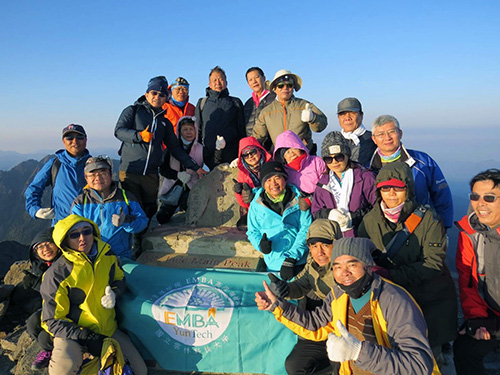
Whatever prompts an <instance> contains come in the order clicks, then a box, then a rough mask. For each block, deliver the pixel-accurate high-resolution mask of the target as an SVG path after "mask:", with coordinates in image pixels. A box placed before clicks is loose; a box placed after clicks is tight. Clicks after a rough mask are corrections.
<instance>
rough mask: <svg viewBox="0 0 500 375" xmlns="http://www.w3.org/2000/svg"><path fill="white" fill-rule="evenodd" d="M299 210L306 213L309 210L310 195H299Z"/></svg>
mask: <svg viewBox="0 0 500 375" xmlns="http://www.w3.org/2000/svg"><path fill="white" fill-rule="evenodd" d="M299 208H300V210H301V211H308V210H309V209H310V208H311V198H310V195H307V194H304V193H300V197H299Z"/></svg>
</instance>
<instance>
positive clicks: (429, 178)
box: [369, 144, 453, 228]
mask: <svg viewBox="0 0 500 375" xmlns="http://www.w3.org/2000/svg"><path fill="white" fill-rule="evenodd" d="M396 162H404V163H406V164H407V165H408V166H409V167H410V168H411V172H412V174H413V180H414V182H415V192H416V199H417V202H418V203H420V204H430V205H431V206H432V207H433V208H434V209H435V210H436V211H437V213H438V214H439V216H441V219H443V223H444V226H445V227H446V228H451V226H452V225H453V198H452V196H451V190H450V187H449V186H448V182H447V181H446V178H445V177H444V175H443V172H441V169H440V168H439V165H437V163H436V162H435V161H434V159H432V158H431V157H430V156H429V155H427V154H426V153H425V152H422V151H416V150H407V149H406V148H405V147H404V146H403V144H401V158H400V159H398V161H396ZM369 168H370V169H371V170H373V171H375V172H376V173H377V172H378V171H379V170H380V168H382V162H381V160H380V156H379V155H378V153H377V151H376V150H375V152H374V153H373V156H372V159H371V161H370V164H369Z"/></svg>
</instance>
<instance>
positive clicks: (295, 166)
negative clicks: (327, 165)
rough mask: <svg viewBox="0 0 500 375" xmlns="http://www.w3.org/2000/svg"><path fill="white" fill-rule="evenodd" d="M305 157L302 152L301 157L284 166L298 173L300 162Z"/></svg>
mask: <svg viewBox="0 0 500 375" xmlns="http://www.w3.org/2000/svg"><path fill="white" fill-rule="evenodd" d="M306 156H307V154H306V153H305V152H304V153H303V154H302V155H300V156H299V157H297V158H295V159H294V160H292V161H291V162H290V163H287V164H286V165H287V166H289V167H290V168H292V169H294V170H296V171H299V170H300V166H301V164H302V160H304V159H305V158H306ZM283 159H284V157H283Z"/></svg>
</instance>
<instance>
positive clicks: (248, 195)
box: [241, 182, 254, 204]
mask: <svg viewBox="0 0 500 375" xmlns="http://www.w3.org/2000/svg"><path fill="white" fill-rule="evenodd" d="M241 197H242V198H243V202H245V203H247V204H249V203H250V202H251V201H252V199H253V197H254V193H253V192H252V188H251V187H250V185H248V184H247V183H246V182H245V183H244V184H243V190H242V192H241Z"/></svg>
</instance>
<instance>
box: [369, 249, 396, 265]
mask: <svg viewBox="0 0 500 375" xmlns="http://www.w3.org/2000/svg"><path fill="white" fill-rule="evenodd" d="M372 257H373V261H374V262H375V264H376V265H377V266H379V267H383V268H386V269H390V268H393V266H394V262H393V261H392V260H391V259H389V257H388V256H387V254H386V253H383V252H382V251H380V250H379V249H377V250H375V251H373V252H372Z"/></svg>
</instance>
